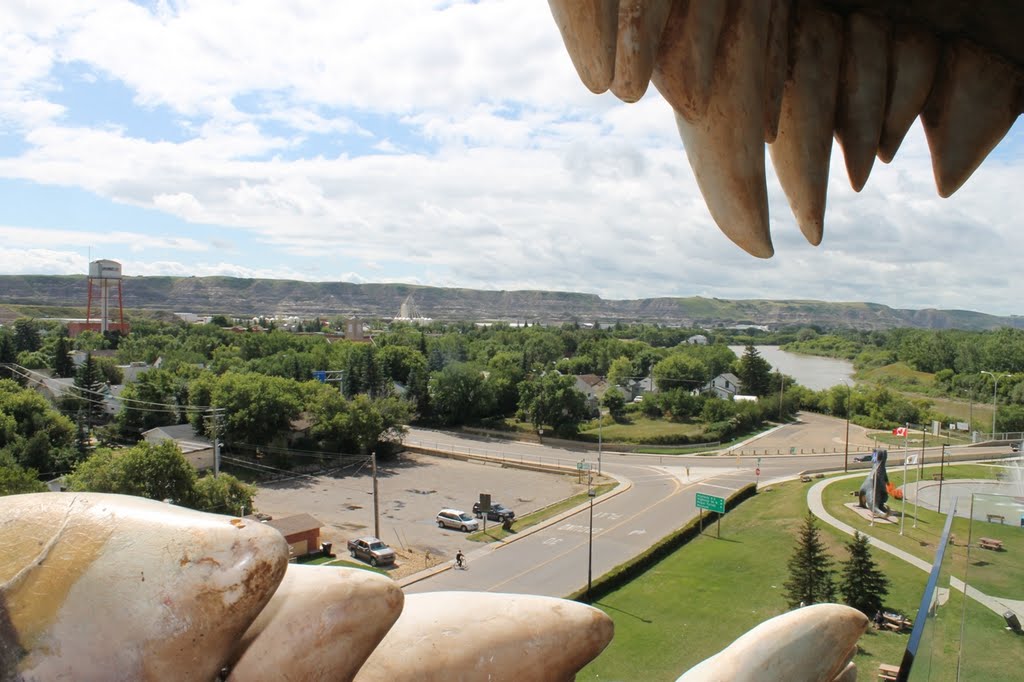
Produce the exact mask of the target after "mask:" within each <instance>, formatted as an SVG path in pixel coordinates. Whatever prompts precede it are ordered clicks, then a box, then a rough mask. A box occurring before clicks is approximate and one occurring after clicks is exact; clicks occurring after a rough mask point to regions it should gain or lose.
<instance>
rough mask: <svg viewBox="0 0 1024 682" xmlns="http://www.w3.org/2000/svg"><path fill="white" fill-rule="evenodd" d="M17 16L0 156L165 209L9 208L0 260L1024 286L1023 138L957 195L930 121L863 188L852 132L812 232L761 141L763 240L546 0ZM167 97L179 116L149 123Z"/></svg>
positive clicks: (585, 281)
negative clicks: (616, 85)
mask: <svg viewBox="0 0 1024 682" xmlns="http://www.w3.org/2000/svg"><path fill="white" fill-rule="evenodd" d="M0 25H2V26H0V31H3V33H2V34H0V74H3V75H2V76H0V125H2V124H6V125H5V128H6V129H8V130H12V131H15V132H13V133H10V134H11V135H14V136H15V139H17V140H18V142H19V143H20V145H18V146H17V148H15V149H14V151H11V152H10V153H5V154H4V153H0V183H3V182H5V181H6V182H16V181H25V180H28V181H31V182H33V183H37V184H39V185H46V186H59V187H66V188H71V189H76V190H85V191H86V192H89V193H91V194H92V195H94V196H95V197H97V198H98V199H99V200H100V201H101V202H106V203H107V205H108V206H109V210H110V211H112V212H113V211H117V210H132V209H142V210H145V211H152V212H155V213H156V214H158V215H162V216H164V217H165V218H166V220H163V221H160V222H159V223H158V224H157V223H154V224H148V223H147V222H146V221H145V220H142V221H140V223H139V226H138V228H137V229H135V228H133V230H132V231H120V232H111V233H109V234H106V233H102V232H101V231H98V230H96V229H90V230H88V231H84V232H83V231H82V230H81V229H79V228H78V226H76V225H75V224H73V223H72V222H71V221H70V220H67V219H65V220H66V222H67V224H64V225H62V226H61V229H59V230H55V229H53V220H51V219H50V218H49V214H48V213H47V207H46V206H43V205H39V206H25V207H22V208H21V210H19V212H18V219H17V220H12V219H5V218H4V216H3V213H0V223H3V222H6V223H16V224H17V225H19V227H0V241H3V242H4V243H5V244H6V245H7V248H8V253H10V254H15V255H16V254H22V256H21V257H20V258H13V257H12V258H4V259H3V264H0V271H3V272H15V271H20V272H28V271H30V270H26V269H25V268H31V267H34V268H36V270H34V271H36V272H55V271H58V270H61V269H62V268H63V269H67V268H71V267H77V268H78V269H77V270H75V271H77V272H84V264H80V263H79V262H78V261H76V260H75V258H79V260H80V256H75V254H73V253H72V251H75V253H77V252H78V251H80V250H82V248H83V247H84V246H93V247H96V248H98V249H99V248H103V249H104V253H103V254H102V257H114V258H116V259H118V260H121V261H122V263H123V265H124V269H125V272H126V273H130V274H179V275H203V274H230V275H237V276H245V277H259V276H268V277H284V278H293V279H318V280H324V279H328V280H330V279H343V280H346V281H356V282H363V281H377V282H380V281H395V282H409V283H417V284H428V285H435V286H449V285H450V286H465V287H476V288H485V289H527V288H544V289H557V290H574V291H583V292H588V293H597V294H599V295H601V296H603V297H605V298H614V299H625V298H639V297H654V296H692V295H705V296H717V297H720V298H815V299H827V300H846V301H862V300H868V301H875V302H880V303H886V304H888V305H893V306H898V307H947V308H953V307H955V308H969V309H979V310H984V311H987V312H996V313H1003V314H1005V313H1016V312H1019V310H1018V305H1019V304H1018V302H1017V299H1016V297H1015V296H1011V295H1010V292H1011V291H1012V290H1013V285H1012V284H1011V285H1008V284H1007V283H1006V277H1005V276H1002V275H1001V274H1000V270H999V269H998V268H993V263H994V262H997V261H998V260H999V259H1000V258H1005V255H1004V254H1012V253H1017V252H1020V250H1021V247H1022V246H1024V237H1022V236H1020V234H1019V232H1020V231H1019V229H1017V226H1016V225H1015V224H1014V221H1015V219H1016V212H1015V211H1016V210H1017V209H1016V208H1015V204H1016V203H1017V193H1018V192H1019V188H1020V187H1021V186H1024V185H1022V181H1024V162H1022V161H1021V159H1020V158H1019V157H1015V156H1013V155H1007V156H1000V155H999V153H998V150H997V153H996V154H994V156H993V158H992V159H990V161H989V163H988V164H987V165H986V166H985V167H983V168H982V169H981V170H979V171H978V172H977V173H976V174H975V176H974V177H973V178H972V179H971V180H970V181H969V182H968V183H967V184H966V185H965V186H964V187H963V188H962V189H961V190H960V191H959V192H958V193H957V194H956V195H955V196H954V197H953V198H952V199H949V200H940V199H939V198H938V197H937V196H936V193H935V189H934V183H933V181H932V177H931V169H930V159H929V154H928V149H927V145H926V143H925V140H924V136H923V134H922V132H921V130H920V128H919V127H918V126H915V127H914V128H913V129H912V131H911V133H910V134H909V135H908V137H907V140H906V141H905V142H904V145H903V147H902V149H901V150H900V153H899V154H898V156H897V158H896V160H895V161H894V163H893V164H892V165H891V166H886V165H884V164H881V163H876V164H875V170H874V172H873V175H872V177H871V179H870V181H869V183H868V185H867V187H866V188H865V189H864V190H863V191H862V192H861V193H859V194H857V193H854V192H853V191H852V190H851V189H850V186H849V183H848V182H847V180H846V177H845V168H844V164H843V159H842V152H841V151H840V150H839V148H838V146H837V147H836V148H835V150H834V153H833V158H832V168H831V175H830V182H829V200H830V204H829V209H828V212H827V215H826V228H825V238H824V241H823V243H822V245H821V246H820V247H817V248H815V247H811V246H810V245H808V244H807V243H806V241H805V240H804V239H803V237H802V235H801V234H800V232H799V230H798V228H797V227H796V224H795V221H794V219H793V217H792V214H791V212H790V210H789V206H788V202H787V201H786V198H785V196H784V194H783V193H782V190H781V188H780V187H779V185H778V181H777V179H776V177H775V175H774V172H773V171H772V169H771V164H770V163H768V164H767V167H768V183H769V197H770V208H771V214H772V218H771V223H772V232H773V239H774V243H775V247H776V254H777V255H776V256H775V258H773V259H770V260H758V259H754V258H752V257H750V256H747V255H746V254H744V253H742V252H740V251H739V249H738V248H737V247H735V246H734V245H733V244H732V243H731V242H730V241H729V240H728V239H727V238H726V237H725V236H724V235H722V234H721V232H719V231H718V229H717V227H716V226H715V225H714V223H713V221H712V220H711V218H710V216H709V215H708V212H707V209H706V208H705V205H704V202H703V199H702V197H701V196H700V193H699V190H698V189H697V186H696V183H695V182H694V178H693V173H692V171H691V169H690V167H689V164H688V162H687V159H686V154H685V151H684V150H683V148H682V145H681V143H680V142H679V138H678V134H677V132H676V130H675V123H674V120H673V116H672V113H671V110H670V109H669V107H668V105H667V104H666V103H665V102H664V101H663V100H662V99H661V97H660V96H659V95H658V93H657V92H656V91H655V90H654V89H653V88H651V89H650V91H649V92H648V93H647V95H646V96H645V97H644V98H643V99H642V100H641V101H640V102H639V103H637V104H634V105H625V104H622V103H620V102H619V101H618V100H616V99H615V98H614V97H612V96H611V95H609V94H605V95H601V96H596V95H592V94H591V93H589V92H588V91H587V90H586V88H584V87H583V86H582V84H580V82H579V80H578V78H577V77H576V74H575V72H574V71H573V68H572V64H571V62H570V60H569V58H568V56H567V54H566V53H565V50H564V48H563V46H562V44H561V39H560V37H559V35H558V30H557V28H556V27H555V25H554V22H553V21H552V19H551V16H550V13H549V10H548V8H547V7H546V5H545V4H544V3H539V2H538V3H524V2H522V1H521V0H486V1H483V2H474V3H470V2H445V3H430V2H424V1H423V0H404V1H401V0H389V1H388V2H379V3H334V4H332V3H318V2H295V1H294V0H278V1H276V2H263V3H259V4H257V5H252V4H241V5H239V4H238V3H234V2H228V1H227V0H206V1H205V2H202V3H165V2H159V3H156V5H155V6H154V7H146V6H143V5H140V4H135V3H131V2H127V1H122V0H109V1H108V2H104V3H95V4H93V5H88V6H83V5H81V3H74V2H67V3H63V2H56V1H53V2H39V3H31V7H29V6H28V5H25V6H18V7H15V8H11V7H5V8H0ZM68 65H74V66H75V67H77V69H78V71H79V72H80V73H84V74H86V75H89V74H95V75H99V76H100V77H101V80H107V81H112V82H115V83H117V84H119V85H121V86H123V87H124V89H125V91H126V92H127V93H129V95H130V101H126V102H115V101H109V102H106V103H105V104H106V105H107V106H108V107H110V111H108V112H106V113H107V114H108V116H109V118H110V120H112V121H113V123H114V125H105V126H98V125H95V124H92V123H89V122H88V120H86V118H85V117H83V116H81V114H82V113H83V112H84V111H87V110H88V109H89V107H90V106H95V105H96V103H95V102H92V103H90V102H86V101H84V100H83V101H75V100H72V101H66V100H65V99H60V98H58V97H57V96H56V93H60V92H61V90H62V87H63V86H64V85H65V84H64V83H62V82H61V80H60V75H59V74H60V73H62V72H61V70H60V67H62V66H68ZM83 82H84V81H83ZM86 85H87V86H88V83H86ZM79 89H81V84H79ZM161 112H163V113H161ZM161 115H163V116H166V117H167V118H168V119H169V120H171V121H172V124H173V126H174V129H175V130H176V131H177V132H178V133H179V135H178V136H177V137H173V138H169V137H168V136H167V135H166V134H165V132H166V131H164V130H158V129H156V128H154V129H153V130H152V131H148V130H147V125H154V126H156V125H158V124H159V121H156V122H154V120H155V119H159V116H161ZM164 123H165V124H166V121H165V122H164ZM1019 128H1020V126H1018V129H1015V130H1013V131H1011V133H1010V140H1008V142H1007V143H1008V144H1009V145H1011V148H1013V145H1017V146H1019V144H1020V142H1019V141H1020V139H1021V138H1022V137H1024V133H1022V132H1021V131H1020V130H1019ZM0 149H3V148H2V147H0ZM32 216H35V222H33V220H32ZM96 222H97V221H95V220H94V221H90V224H93V225H94V224H96ZM169 222H170V223H171V224H176V225H178V226H179V228H178V229H174V230H171V229H170V228H168V227H167V225H168V223H169ZM189 226H202V228H201V229H202V231H204V232H208V233H209V234H208V235H206V238H205V239H202V238H197V237H196V233H195V232H194V231H192V232H190V231H189V230H188V229H187V228H189ZM170 231H174V232H175V234H170V233H169V232H170ZM229 233H230V236H225V235H227V234H229ZM189 235H191V236H189ZM19 249H20V250H19ZM214 251H215V252H216V253H217V255H216V256H211V255H210V253H211V252H214ZM97 253H98V251H97ZM47 257H51V258H52V259H53V262H52V263H47V262H46V258H47ZM15 261H17V262H15ZM15 269H18V270H15ZM68 271H71V270H68Z"/></svg>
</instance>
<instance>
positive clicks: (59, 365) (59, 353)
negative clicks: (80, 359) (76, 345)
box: [53, 335, 75, 377]
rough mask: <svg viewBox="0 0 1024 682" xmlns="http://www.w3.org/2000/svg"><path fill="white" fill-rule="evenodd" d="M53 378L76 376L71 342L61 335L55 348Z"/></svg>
mask: <svg viewBox="0 0 1024 682" xmlns="http://www.w3.org/2000/svg"><path fill="white" fill-rule="evenodd" d="M53 376H55V377H73V376H75V363H74V362H73V361H72V360H71V341H70V340H69V339H68V337H66V336H63V335H61V337H60V338H58V339H57V343H56V345H55V346H54V348H53Z"/></svg>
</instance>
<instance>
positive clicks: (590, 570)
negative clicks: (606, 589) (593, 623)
mask: <svg viewBox="0 0 1024 682" xmlns="http://www.w3.org/2000/svg"><path fill="white" fill-rule="evenodd" d="M587 475H588V479H587V496H588V497H589V498H590V542H589V543H588V546H587V601H588V602H589V601H590V585H591V582H592V581H591V578H592V577H593V574H594V486H593V483H594V477H593V475H592V474H591V473H590V472H589V471H588V472H587Z"/></svg>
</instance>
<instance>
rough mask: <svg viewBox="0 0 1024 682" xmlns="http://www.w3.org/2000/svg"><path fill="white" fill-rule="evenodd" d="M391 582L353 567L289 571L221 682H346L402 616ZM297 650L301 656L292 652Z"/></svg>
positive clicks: (298, 567)
mask: <svg viewBox="0 0 1024 682" xmlns="http://www.w3.org/2000/svg"><path fill="white" fill-rule="evenodd" d="M403 601H404V595H403V594H402V589H401V588H400V587H399V586H398V583H396V582H395V581H394V580H391V579H390V578H388V577H386V576H382V575H377V574H376V573H371V572H369V571H363V570H360V569H357V568H335V567H332V566H302V565H300V564H289V565H288V570H287V571H286V572H285V576H284V580H282V581H281V585H280V586H279V587H278V588H277V591H276V592H275V593H274V596H273V597H272V598H271V600H270V603H269V604H267V606H266V608H264V609H263V611H262V612H261V613H260V615H259V616H258V617H257V618H256V620H255V621H253V624H252V625H251V626H249V629H248V630H247V631H246V632H245V635H244V636H243V637H242V639H241V640H239V642H238V644H237V645H236V648H235V655H234V658H237V660H236V662H235V663H234V665H233V666H232V669H231V675H230V676H229V677H228V680H229V681H231V680H244V681H246V682H258V681H259V680H268V681H270V680H280V679H282V673H283V672H284V671H287V677H288V679H294V680H351V679H352V678H353V677H354V676H355V674H356V671H357V670H359V668H360V666H362V664H363V662H364V661H365V660H366V659H367V658H368V657H369V655H370V653H371V652H372V651H373V650H374V648H375V647H376V646H377V645H378V644H379V643H380V641H381V640H382V639H383V638H384V635H386V634H387V632H388V630H389V629H390V628H391V626H392V625H393V624H394V622H395V621H396V620H397V619H398V616H399V614H400V613H401V612H402V603H403ZM296 651H301V652H302V655H301V656H296V655H295V652H296Z"/></svg>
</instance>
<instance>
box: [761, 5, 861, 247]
mask: <svg viewBox="0 0 1024 682" xmlns="http://www.w3.org/2000/svg"><path fill="white" fill-rule="evenodd" d="M842 41H843V24H842V21H841V20H840V18H839V17H838V16H836V15H835V14H832V13H830V12H826V11H823V10H820V9H818V8H816V7H815V6H813V5H811V4H809V3H801V4H800V5H798V6H797V17H796V23H795V26H794V29H793V32H792V33H791V34H790V43H791V50H792V53H793V64H792V67H791V74H790V77H789V78H788V79H787V80H786V87H785V90H784V92H783V95H782V113H781V114H780V117H779V134H778V136H777V137H776V138H775V142H773V143H772V144H771V145H770V146H769V152H770V153H771V157H772V163H773V164H774V166H775V172H776V175H778V178H779V183H780V184H781V185H782V189H783V191H784V192H785V193H786V198H787V199H789V206H790V208H791V209H792V210H793V215H794V216H795V217H796V221H797V224H798V225H799V226H800V231H801V232H803V234H804V237H806V238H807V241H809V242H810V243H811V244H814V245H817V244H820V243H821V237H822V233H823V231H824V223H825V204H826V201H827V198H828V171H829V161H830V157H831V154H832V130H833V128H834V123H835V111H836V96H837V95H836V91H837V84H838V80H839V63H840V58H841V54H842Z"/></svg>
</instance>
